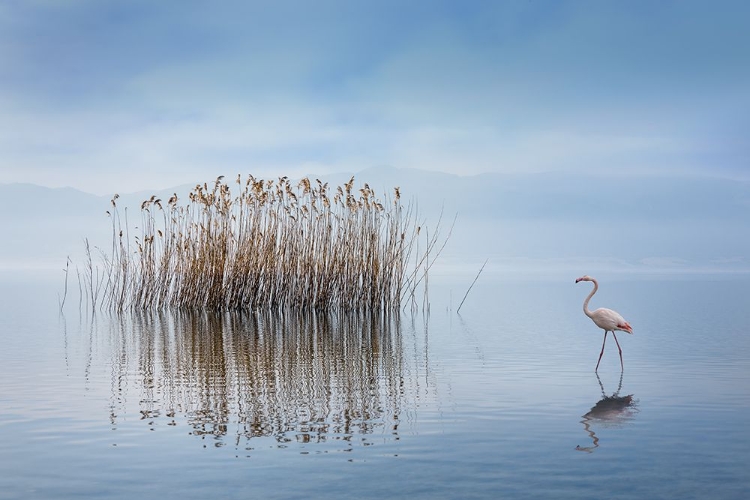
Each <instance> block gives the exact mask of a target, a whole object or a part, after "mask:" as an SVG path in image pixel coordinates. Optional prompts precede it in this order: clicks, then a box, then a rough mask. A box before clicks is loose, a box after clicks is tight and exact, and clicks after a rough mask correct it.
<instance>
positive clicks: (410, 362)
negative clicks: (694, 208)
mask: <svg viewBox="0 0 750 500" xmlns="http://www.w3.org/2000/svg"><path fill="white" fill-rule="evenodd" d="M576 277H577V276H570V277H569V278H568V279H559V280H558V279H552V278H549V279H546V280H545V279H540V278H537V279H535V280H533V281H530V282H521V281H518V280H516V279H510V278H502V277H495V278H493V277H490V276H482V277H481V278H480V280H479V281H478V282H477V284H476V285H475V287H474V288H473V289H472V291H471V292H470V294H469V296H468V298H467V300H466V302H465V304H464V305H463V307H462V309H461V314H460V315H459V314H457V313H456V311H455V309H456V307H457V305H458V302H460V299H461V298H462V297H463V295H464V293H465V291H466V289H467V287H468V285H469V284H470V281H471V279H473V276H472V277H471V278H469V279H463V278H462V279H458V280H456V279H447V278H441V277H440V276H435V277H433V278H431V284H432V287H431V290H430V302H431V308H430V314H429V317H428V318H427V319H425V317H424V316H423V315H422V314H421V313H420V314H417V315H416V316H411V315H410V314H403V315H401V317H400V318H393V317H385V318H383V317H349V316H315V317H312V316H302V317H298V316H289V315H287V316H285V317H280V316H278V315H277V316H274V315H264V314H261V315H251V314H244V315H237V314H222V315H214V314H182V315H176V314H169V313H162V314H146V315H134V314H131V315H125V316H122V317H112V316H110V315H108V314H103V313H98V314H96V316H95V317H93V318H92V317H91V316H90V314H87V313H86V312H82V313H80V312H79V308H78V298H77V284H72V287H73V288H75V290H73V292H75V293H72V294H71V295H69V297H68V305H67V307H66V309H65V314H64V315H60V314H59V311H58V306H57V301H58V298H57V293H58V292H60V291H61V283H62V281H61V277H59V276H56V277H54V279H49V277H47V276H44V275H42V274H36V273H9V272H5V273H3V274H2V276H0V278H1V282H0V299H1V300H0V315H1V317H2V321H1V322H0V340H1V341H2V346H3V348H2V350H0V497H2V498H86V497H89V498H137V497H139V496H140V497H146V496H148V497H154V498H158V497H162V498H171V497H180V498H247V497H258V498H300V497H303V496H304V497H312V498H315V497H325V498H393V497H401V498H403V497H411V498H501V497H505V498H576V499H581V498H680V499H685V498H722V499H723V498H737V499H740V498H748V497H749V496H750V426H749V425H748V424H750V416H749V414H748V411H749V410H750V383H749V382H750V358H749V357H750V338H749V337H748V333H750V331H749V330H748V325H749V324H750V307H748V305H750V304H748V300H749V299H748V297H750V281H749V280H747V279H739V278H737V279H731V278H721V279H718V278H711V277H701V278H686V277H683V278H679V277H669V278H658V277H638V276H633V277H627V279H623V278H622V277H621V278H617V277H610V278H607V277H603V276H599V277H598V278H599V279H600V285H601V288H600V291H599V293H598V294H597V295H596V296H595V297H594V299H593V300H592V304H591V305H592V307H600V306H605V307H612V308H614V309H617V310H618V311H619V312H620V313H622V314H623V316H625V318H626V319H627V320H628V321H629V322H630V323H631V325H633V328H634V330H635V335H633V336H629V335H627V334H624V333H623V334H620V335H618V339H619V341H620V344H621V345H622V348H623V357H624V362H625V370H624V372H622V373H621V372H620V366H619V358H618V355H617V349H616V346H615V345H614V342H613V341H612V339H611V337H610V339H609V340H608V342H607V349H606V351H605V354H604V357H603V359H602V365H601V367H600V369H599V375H598V376H597V375H596V374H595V373H594V366H595V364H596V359H597V357H598V354H599V349H600V347H601V340H602V333H601V331H599V330H598V329H597V328H596V327H595V325H594V324H593V323H592V322H591V321H590V320H589V319H588V318H586V317H585V316H584V315H583V312H582V310H581V304H582V302H583V299H584V298H585V296H586V295H587V294H588V292H589V290H590V284H588V283H581V284H578V285H576V284H574V279H575V278H576ZM577 447H578V448H579V449H577Z"/></svg>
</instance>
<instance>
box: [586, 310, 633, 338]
mask: <svg viewBox="0 0 750 500" xmlns="http://www.w3.org/2000/svg"><path fill="white" fill-rule="evenodd" d="M589 317H590V318H591V320H592V321H593V322H594V324H595V325H596V326H598V327H599V328H601V329H602V330H604V331H605V332H614V331H615V330H619V331H621V332H628V333H630V334H632V333H633V328H632V327H631V326H630V324H629V323H628V322H627V321H625V318H623V317H622V316H621V315H620V313H618V312H617V311H613V310H612V309H607V308H606V307H600V308H599V309H597V310H596V311H592V312H591V315H590V316H589Z"/></svg>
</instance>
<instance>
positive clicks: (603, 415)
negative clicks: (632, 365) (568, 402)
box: [576, 372, 639, 453]
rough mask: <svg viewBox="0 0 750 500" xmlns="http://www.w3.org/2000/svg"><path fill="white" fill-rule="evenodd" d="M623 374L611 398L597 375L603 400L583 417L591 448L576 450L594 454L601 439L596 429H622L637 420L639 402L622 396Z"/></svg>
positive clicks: (629, 396) (577, 447) (583, 447)
mask: <svg viewBox="0 0 750 500" xmlns="http://www.w3.org/2000/svg"><path fill="white" fill-rule="evenodd" d="M622 376H623V374H622V372H621V373H620V383H619V385H618V386H617V391H615V392H614V393H613V394H612V395H611V396H607V394H606V392H605V391H604V384H602V380H601V378H599V374H598V373H597V374H596V380H597V381H598V382H599V387H600V388H601V390H602V399H600V400H599V401H597V403H596V404H595V405H594V406H593V407H592V408H591V410H589V412H588V413H586V414H585V415H583V420H581V423H582V424H583V428H584V430H585V431H586V433H587V434H588V435H589V437H590V438H591V442H592V444H591V446H580V445H578V446H576V450H579V451H585V452H587V453H592V452H593V451H594V450H595V449H596V448H598V447H599V437H598V436H597V435H596V433H595V432H594V427H601V428H608V427H609V428H611V427H621V426H623V425H624V424H626V423H627V422H629V421H631V420H632V419H633V418H635V415H636V414H637V413H638V411H639V410H638V400H637V399H634V398H633V395H632V394H629V395H627V396H620V391H621V390H622Z"/></svg>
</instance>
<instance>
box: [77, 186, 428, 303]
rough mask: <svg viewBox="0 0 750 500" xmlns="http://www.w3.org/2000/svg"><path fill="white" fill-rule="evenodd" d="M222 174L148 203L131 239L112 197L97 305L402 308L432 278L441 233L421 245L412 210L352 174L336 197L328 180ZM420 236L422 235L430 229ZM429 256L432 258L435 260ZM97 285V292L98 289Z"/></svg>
mask: <svg viewBox="0 0 750 500" xmlns="http://www.w3.org/2000/svg"><path fill="white" fill-rule="evenodd" d="M236 184H237V186H238V187H239V189H240V193H239V194H238V195H232V193H231V189H230V187H229V184H227V183H224V182H223V181H222V177H219V178H218V179H217V180H216V182H215V183H214V185H213V187H211V188H209V186H208V184H203V185H198V186H196V187H195V189H194V190H193V191H192V192H191V193H190V195H189V203H188V204H186V205H181V204H180V202H179V200H178V199H177V195H174V196H173V197H171V198H170V199H169V200H168V201H167V203H166V205H165V204H164V203H163V202H162V200H160V199H156V198H155V197H153V196H152V197H151V199H149V200H146V201H144V202H143V204H142V206H141V223H140V235H139V236H135V237H134V239H133V240H132V241H131V239H130V236H129V228H128V224H127V211H126V212H125V214H126V216H125V223H124V224H122V222H121V216H120V214H119V212H118V207H117V201H116V200H117V195H115V197H114V198H113V199H112V207H113V210H112V213H111V214H110V215H111V217H112V236H113V241H112V248H111V252H110V253H109V254H107V253H104V257H103V260H104V271H103V273H102V276H101V278H99V277H95V276H94V273H93V271H92V270H91V267H90V253H89V268H88V269H87V271H88V278H87V282H88V284H89V286H88V289H89V291H90V299H91V303H92V304H94V305H96V304H97V303H98V304H100V305H102V306H104V307H111V308H113V309H115V310H119V311H122V310H124V309H127V308H134V309H150V308H162V307H177V308H187V309H202V308H208V309H216V310H229V309H242V308H267V309H279V308H302V309H331V308H342V309H350V310H351V309H369V308H384V309H388V308H391V309H396V308H398V307H400V305H401V304H402V303H403V301H404V299H406V298H409V297H411V299H412V300H413V299H414V294H415V291H416V289H417V286H418V284H419V283H421V282H426V277H427V270H428V269H429V267H430V265H431V263H432V262H434V259H435V257H436V256H437V254H438V253H439V251H438V252H435V246H436V243H437V235H438V231H435V232H434V233H433V236H432V238H429V236H428V237H427V242H426V244H424V246H423V250H422V251H423V253H422V254H420V253H419V251H416V252H414V253H413V250H414V249H415V248H417V249H418V243H417V242H418V238H419V235H420V232H422V228H421V227H420V226H419V225H417V224H416V222H415V214H414V212H413V211H412V209H411V206H408V207H406V208H404V207H403V206H402V205H401V201H400V198H401V196H400V193H399V190H398V188H396V189H395V192H394V199H393V200H392V201H380V200H378V199H377V198H376V197H375V193H374V191H373V190H372V189H371V188H370V187H369V186H368V185H367V184H364V187H363V188H362V189H359V190H358V192H355V190H354V189H353V184H354V178H352V179H351V180H350V181H349V182H347V183H346V184H344V185H343V186H339V187H337V188H336V191H335V193H334V194H333V196H330V193H329V191H328V185H327V183H326V184H324V183H322V182H320V181H319V180H318V181H317V182H315V183H313V182H311V181H310V180H309V179H307V178H305V179H302V180H301V181H300V182H299V184H297V186H293V185H292V183H291V182H290V181H289V180H288V179H287V178H286V177H282V178H279V179H278V180H277V181H264V180H258V179H255V178H254V177H252V176H249V177H248V178H247V180H246V181H243V180H242V178H241V177H240V176H238V177H237V180H236ZM424 233H427V232H426V231H424ZM431 253H432V255H430V254H431ZM99 279H100V280H101V283H102V289H101V291H99V290H98V288H96V287H95V286H93V282H94V281H98V280H99Z"/></svg>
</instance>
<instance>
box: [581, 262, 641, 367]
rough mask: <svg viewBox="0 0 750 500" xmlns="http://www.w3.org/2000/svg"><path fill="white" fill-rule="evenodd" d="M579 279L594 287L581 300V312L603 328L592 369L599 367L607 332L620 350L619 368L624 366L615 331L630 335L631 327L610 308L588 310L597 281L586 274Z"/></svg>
mask: <svg viewBox="0 0 750 500" xmlns="http://www.w3.org/2000/svg"><path fill="white" fill-rule="evenodd" d="M581 281H591V282H592V283H593V284H594V289H593V290H591V293H590V294H589V296H588V297H586V300H584V301H583V313H584V314H585V315H586V316H588V317H589V318H591V320H592V321H593V322H594V324H595V325H596V326H598V327H599V328H601V329H602V330H604V341H603V342H602V350H601V352H600V353H599V361H597V362H596V368H595V369H594V371H597V370H598V369H599V363H600V362H601V360H602V355H603V354H604V344H606V343H607V334H608V333H609V332H612V336H613V337H614V338H615V343H617V350H618V351H619V352H620V368H624V365H623V362H622V348H620V342H618V341H617V336H616V335H615V331H621V332H627V333H629V334H631V335H632V334H633V327H631V326H630V323H628V322H627V321H625V318H623V317H622V316H621V315H620V313H618V312H617V311H613V310H612V309H607V308H606V307H600V308H599V309H596V310H595V311H589V301H590V300H591V297H593V296H594V294H595V293H596V291H597V290H598V289H599V283H598V282H597V281H596V280H595V279H594V278H592V277H591V276H588V275H585V276H581V277H580V278H578V279H577V280H576V283H579V282H581Z"/></svg>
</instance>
